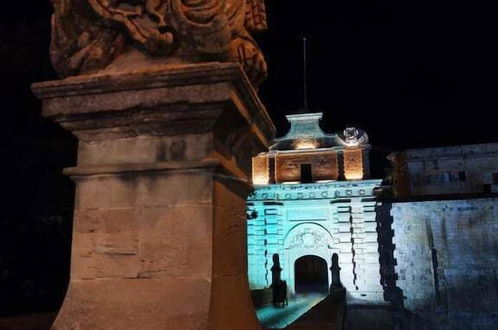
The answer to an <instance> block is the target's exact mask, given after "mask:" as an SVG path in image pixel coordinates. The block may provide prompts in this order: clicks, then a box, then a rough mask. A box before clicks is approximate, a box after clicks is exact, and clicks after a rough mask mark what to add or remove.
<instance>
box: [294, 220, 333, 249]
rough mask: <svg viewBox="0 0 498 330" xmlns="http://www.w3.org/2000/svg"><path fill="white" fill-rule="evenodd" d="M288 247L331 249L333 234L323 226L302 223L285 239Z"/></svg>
mask: <svg viewBox="0 0 498 330" xmlns="http://www.w3.org/2000/svg"><path fill="white" fill-rule="evenodd" d="M285 241H286V242H285V248H286V249H294V248H301V249H331V248H332V245H333V243H334V242H333V240H332V236H330V233H328V232H327V231H326V230H325V229H324V228H323V227H320V226H317V225H314V224H302V225H299V226H298V227H296V228H294V229H293V230H292V231H291V232H290V233H289V236H288V237H287V239H286V240H285Z"/></svg>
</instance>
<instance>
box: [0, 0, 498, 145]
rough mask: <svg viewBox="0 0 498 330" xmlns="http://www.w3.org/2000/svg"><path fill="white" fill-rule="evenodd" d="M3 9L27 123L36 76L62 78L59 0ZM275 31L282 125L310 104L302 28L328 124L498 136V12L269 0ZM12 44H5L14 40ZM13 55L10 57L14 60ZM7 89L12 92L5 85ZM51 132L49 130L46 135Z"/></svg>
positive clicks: (274, 98) (393, 141)
mask: <svg viewBox="0 0 498 330" xmlns="http://www.w3.org/2000/svg"><path fill="white" fill-rule="evenodd" d="M3 6H4V5H3ZM6 6H7V7H6V8H5V7H4V10H2V13H1V20H2V24H1V25H0V26H1V27H2V29H7V30H8V31H9V33H7V36H5V35H4V34H5V33H3V34H2V35H1V37H2V42H3V41H4V40H3V39H5V38H7V39H10V40H8V42H7V43H5V44H3V45H1V47H2V54H1V55H0V56H1V59H2V61H1V62H0V63H1V65H2V70H1V71H2V76H3V78H2V80H4V81H3V83H2V86H3V85H4V84H5V83H6V84H8V85H9V86H10V88H11V89H12V87H13V86H16V88H15V90H16V93H15V97H12V96H14V95H12V94H11V95H10V100H12V99H14V100H16V102H17V104H18V106H16V109H15V110H13V109H9V110H8V111H9V112H11V111H15V112H16V113H15V115H12V114H9V115H8V116H7V118H8V119H12V120H14V122H9V121H7V122H6V121H3V123H4V125H6V126H8V128H7V130H9V132H10V130H14V131H18V130H23V129H24V128H26V125H28V126H29V124H27V123H26V122H27V121H29V120H31V119H33V116H35V117H36V116H37V115H38V113H39V104H38V103H37V102H36V101H35V100H34V98H33V96H32V95H31V93H30V92H29V89H28V88H29V83H30V82H32V81H33V80H44V79H51V78H55V75H54V73H53V72H52V71H51V69H50V64H49V63H48V57H47V51H48V42H49V26H48V21H49V16H50V11H51V8H50V4H49V0H38V1H32V2H30V3H29V5H27V4H26V3H25V2H22V1H11V2H9V4H8V5H6ZM267 11H268V19H269V31H268V32H267V33H265V34H262V35H260V36H258V40H259V42H260V44H261V46H262V48H263V49H264V51H265V54H266V57H267V60H268V64H269V70H270V77H269V79H268V80H267V82H266V83H265V84H264V85H263V87H262V88H261V97H262V99H263V101H264V102H265V103H266V105H267V107H268V110H269V112H270V114H271V115H272V117H273V118H274V120H275V123H276V125H277V127H278V128H279V132H280V133H283V131H284V130H285V120H284V116H283V115H284V114H285V113H288V112H290V111H293V110H296V109H298V108H300V107H301V106H302V92H301V89H302V70H301V68H302V62H301V61H302V51H301V36H303V35H306V36H308V38H309V56H310V64H309V90H310V92H309V99H310V104H311V108H312V110H317V111H324V112H325V120H324V126H325V127H326V128H327V129H329V130H342V129H343V128H344V127H345V126H347V125H358V126H360V127H362V128H364V129H366V130H367V132H368V133H369V135H370V138H371V141H372V143H373V144H374V145H375V146H378V147H379V148H382V149H403V148H405V147H425V146H433V145H451V144H464V143H479V142H498V130H497V129H495V127H496V125H495V122H494V121H493V120H492V119H491V116H492V115H493V113H494V112H495V111H496V109H498V107H497V101H496V98H495V97H494V93H493V92H494V90H495V87H496V83H495V79H496V78H495V72H492V69H493V65H494V63H495V61H496V58H497V56H496V55H497V53H496V51H495V50H494V48H495V44H496V33H495V32H494V31H495V29H494V27H495V26H494V25H495V24H494V22H495V21H496V19H495V18H494V17H491V9H490V8H485V7H480V6H479V5H477V4H471V3H469V2H467V3H461V4H459V3H458V2H449V1H448V2H441V1H424V0H421V1H410V2H408V1H373V0H372V1H365V0H361V1H360V0H348V1H325V0H315V1H305V2H297V1H296V2H290V1H282V0H268V1H267ZM5 48H6V49H5ZM5 58H6V59H5ZM4 92H5V89H4ZM41 133H42V134H43V132H41Z"/></svg>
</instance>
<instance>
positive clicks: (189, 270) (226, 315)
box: [33, 0, 275, 330]
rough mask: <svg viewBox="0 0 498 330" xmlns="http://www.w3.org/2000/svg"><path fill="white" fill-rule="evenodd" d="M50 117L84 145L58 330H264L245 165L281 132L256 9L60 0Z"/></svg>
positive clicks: (249, 0)
mask: <svg viewBox="0 0 498 330" xmlns="http://www.w3.org/2000/svg"><path fill="white" fill-rule="evenodd" d="M52 2H53V5H54V15H53V20H52V24H53V35H52V44H51V58H52V61H53V64H54V67H55V68H56V69H57V71H58V72H59V73H60V74H61V76H62V77H64V79H63V80H59V81H50V82H43V83H37V84H34V85H33V90H34V92H35V93H36V95H37V96H38V97H40V98H41V99H43V115H44V116H45V117H47V118H50V119H52V120H54V121H56V122H58V123H59V124H60V125H62V126H63V127H64V128H66V129H68V130H69V131H71V132H72V133H73V134H75V135H76V136H77V137H78V140H79V146H78V162H77V166H76V167H74V168H69V169H66V170H65V173H66V174H67V175H70V176H71V177H72V178H73V180H74V181H75V182H76V202H75V212H74V225H73V244H72V257H71V258H72V259H71V279H70V284H69V288H68V292H67V295H66V298H65V300H64V303H63V306H62V308H61V310H60V312H59V315H58V316H57V319H56V321H55V323H54V325H53V329H81V330H83V329H120V330H126V329H217V330H222V329H257V328H259V324H258V321H257V319H256V316H255V313H254V310H253V308H252V302H251V298H250V295H249V288H248V281H247V275H246V274H247V266H246V258H247V251H246V250H247V248H246V215H245V198H246V196H247V195H248V193H249V192H250V190H251V186H250V172H251V164H250V161H251V157H252V156H254V155H255V154H257V153H258V152H261V151H263V150H265V149H267V148H268V144H269V141H270V140H271V139H272V136H273V135H274V131H275V129H274V127H273V124H272V123H271V120H270V118H269V116H268V114H267V112H266V110H265V108H264V106H263V105H262V104H261V102H260V100H259V98H258V96H257V94H256V90H255V87H257V86H258V85H259V84H260V83H261V81H262V80H263V79H264V77H265V75H266V65H265V62H264V58H263V56H262V54H261V51H260V50H259V48H258V47H257V45H256V43H255V42H254V40H253V39H252V37H251V36H250V34H249V32H250V31H259V30H264V29H265V27H266V25H265V21H266V20H265V12H264V4H263V2H262V0H195V1H194V0H136V1H135V0H133V1H132V0H123V1H114V0H53V1H52Z"/></svg>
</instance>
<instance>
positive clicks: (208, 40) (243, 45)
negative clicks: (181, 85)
mask: <svg viewBox="0 0 498 330" xmlns="http://www.w3.org/2000/svg"><path fill="white" fill-rule="evenodd" d="M52 4H53V7H54V15H53V18H52V43H51V58H52V62H53V65H54V67H55V69H56V70H57V71H58V72H59V73H60V74H61V75H62V76H63V77H66V76H73V75H79V74H88V73H95V72H99V71H101V70H103V69H105V68H106V67H108V66H109V65H110V64H112V63H113V62H117V59H118V57H122V59H121V60H120V61H119V62H118V64H116V66H117V67H118V68H115V69H116V70H121V71H123V70H131V69H133V68H136V67H137V66H142V67H147V66H151V65H155V64H157V63H158V60H164V61H162V62H161V61H159V62H160V63H167V64H182V63H197V62H206V61H224V62H238V63H240V64H241V65H242V67H243V69H244V70H245V72H246V73H247V75H248V77H249V78H250V79H251V81H252V82H253V83H254V85H256V86H257V85H259V84H260V83H261V82H262V80H263V79H264V78H265V77H266V63H265V60H264V57H263V55H262V52H261V50H260V49H259V47H258V46H257V44H256V42H255V41H254V39H253V38H252V37H251V35H250V32H258V31H263V30H265V29H266V13H265V6H264V0H52ZM123 58H125V59H123ZM126 58H127V59H128V60H126Z"/></svg>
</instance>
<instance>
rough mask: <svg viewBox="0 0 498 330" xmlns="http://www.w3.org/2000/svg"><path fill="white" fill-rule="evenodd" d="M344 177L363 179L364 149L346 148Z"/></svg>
mask: <svg viewBox="0 0 498 330" xmlns="http://www.w3.org/2000/svg"><path fill="white" fill-rule="evenodd" d="M343 153H344V177H345V178H346V180H361V179H363V163H364V162H363V150H361V149H344V151H343Z"/></svg>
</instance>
